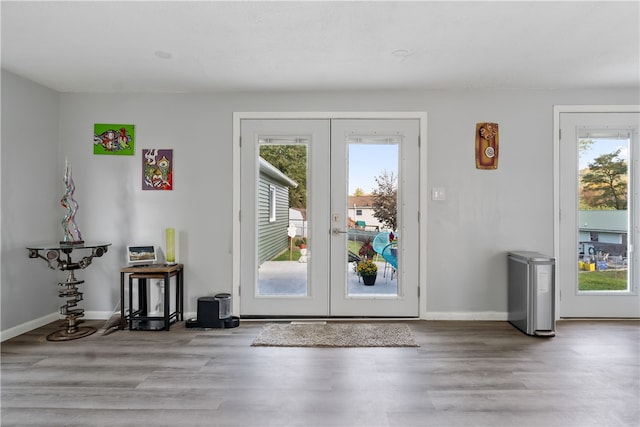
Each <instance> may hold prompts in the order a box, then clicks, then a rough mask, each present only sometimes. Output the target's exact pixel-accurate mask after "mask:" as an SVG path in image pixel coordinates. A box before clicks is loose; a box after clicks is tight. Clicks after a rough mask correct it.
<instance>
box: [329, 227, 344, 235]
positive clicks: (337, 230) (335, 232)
mask: <svg viewBox="0 0 640 427" xmlns="http://www.w3.org/2000/svg"><path fill="white" fill-rule="evenodd" d="M331 233H333V234H336V235H338V234H347V233H348V231H343V230H340V229H339V228H334V229H333V230H331Z"/></svg>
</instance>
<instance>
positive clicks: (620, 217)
mask: <svg viewBox="0 0 640 427" xmlns="http://www.w3.org/2000/svg"><path fill="white" fill-rule="evenodd" d="M578 221H579V223H578V242H579V253H580V255H581V256H583V255H586V254H590V253H591V254H593V253H596V252H603V253H608V254H610V255H615V256H623V257H626V256H627V233H628V215H627V211H626V210H616V211H580V212H579V216H578ZM594 236H597V240H593V238H594Z"/></svg>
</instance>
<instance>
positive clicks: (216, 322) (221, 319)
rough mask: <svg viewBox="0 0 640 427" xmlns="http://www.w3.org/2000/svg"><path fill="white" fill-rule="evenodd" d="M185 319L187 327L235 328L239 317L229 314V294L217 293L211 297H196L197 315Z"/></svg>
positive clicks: (238, 322)
mask: <svg viewBox="0 0 640 427" xmlns="http://www.w3.org/2000/svg"><path fill="white" fill-rule="evenodd" d="M191 320H193V319H191ZM195 323H197V325H194V322H193V321H187V325H186V326H187V327H188V328H195V327H197V328H235V327H236V326H239V324H240V319H239V318H238V317H234V316H231V295H230V294H217V295H215V296H213V297H200V298H198V317H197V320H196V322H195Z"/></svg>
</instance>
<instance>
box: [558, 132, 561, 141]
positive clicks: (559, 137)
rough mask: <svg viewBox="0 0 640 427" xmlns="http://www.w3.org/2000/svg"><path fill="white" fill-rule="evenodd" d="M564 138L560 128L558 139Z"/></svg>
mask: <svg viewBox="0 0 640 427" xmlns="http://www.w3.org/2000/svg"><path fill="white" fill-rule="evenodd" d="M561 139H562V129H558V140H561Z"/></svg>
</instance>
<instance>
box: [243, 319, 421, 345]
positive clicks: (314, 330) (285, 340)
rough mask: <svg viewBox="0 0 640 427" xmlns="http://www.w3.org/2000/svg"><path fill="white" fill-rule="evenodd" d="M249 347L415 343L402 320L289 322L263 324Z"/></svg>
mask: <svg viewBox="0 0 640 427" xmlns="http://www.w3.org/2000/svg"><path fill="white" fill-rule="evenodd" d="M251 345H252V346H253V347H419V345H418V343H417V342H416V341H415V339H414V338H413V335H412V334H411V330H410V329H409V326H408V325H406V324H404V323H383V322H380V323H377V322H376V323H358V322H346V323H331V322H292V323H269V324H266V325H264V327H263V328H262V330H261V331H260V333H259V334H258V336H257V337H256V339H255V340H254V341H253V343H252V344H251Z"/></svg>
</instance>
